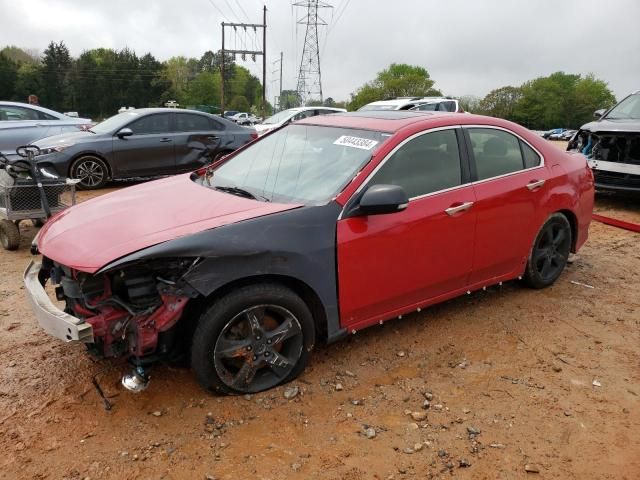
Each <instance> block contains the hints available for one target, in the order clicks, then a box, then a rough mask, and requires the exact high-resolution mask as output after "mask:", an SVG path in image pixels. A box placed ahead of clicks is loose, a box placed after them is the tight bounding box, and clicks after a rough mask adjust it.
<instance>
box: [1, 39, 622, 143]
mask: <svg viewBox="0 0 640 480" xmlns="http://www.w3.org/2000/svg"><path fill="white" fill-rule="evenodd" d="M221 64H222V53H221V51H217V52H213V51H207V52H205V53H204V54H203V55H202V56H201V57H200V58H187V57H183V56H178V57H172V58H170V59H168V60H165V61H159V60H157V59H156V58H155V57H154V56H153V55H152V54H150V53H147V54H145V55H143V56H142V57H139V56H138V55H136V53H135V52H133V51H132V50H130V49H128V48H124V49H122V50H112V49H106V48H96V49H92V50H85V51H84V52H82V54H80V56H79V57H77V58H73V57H72V56H71V54H70V53H69V49H68V48H67V47H66V45H65V44H64V42H58V43H55V42H51V43H50V44H49V46H48V47H47V49H46V50H45V51H44V53H43V54H42V55H38V54H37V53H36V52H33V51H27V50H24V49H21V48H18V47H14V46H9V47H5V48H4V49H2V50H0V99H2V100H17V101H22V102H26V101H27V98H28V96H29V95H31V94H35V95H37V96H38V97H39V99H40V103H41V104H42V105H44V106H46V107H49V108H52V109H53V110H58V111H77V112H79V114H80V115H83V116H90V117H92V118H97V119H100V118H105V117H109V116H111V115H113V114H115V113H116V112H117V111H118V109H119V108H120V107H122V106H127V107H129V106H133V107H138V108H141V107H156V106H163V105H164V104H165V102H167V101H169V100H176V101H177V102H178V103H179V104H180V105H181V106H184V107H196V108H199V109H202V110H206V111H211V112H213V113H217V112H219V107H220V90H221V89H220V86H221V82H222V81H223V80H222V79H223V76H224V85H225V92H226V93H225V99H226V105H225V108H226V109H227V110H239V111H247V112H248V111H252V112H254V113H258V112H260V111H261V110H262V85H261V83H260V81H259V80H258V78H257V77H255V76H254V75H252V74H251V72H250V71H249V70H247V69H246V68H244V67H242V66H240V65H237V64H236V63H235V61H234V57H233V55H227V56H226V57H225V62H224V65H225V70H224V75H222V73H221ZM441 95H442V91H441V90H440V89H439V88H435V81H434V80H433V79H432V78H431V77H430V75H429V72H428V71H427V69H425V68H424V67H422V66H419V65H407V64H396V63H393V64H391V65H390V66H389V67H388V68H386V69H384V70H382V71H380V72H379V73H378V74H377V75H376V77H375V78H374V79H373V80H371V81H369V82H366V83H365V84H363V85H362V86H361V87H360V88H358V89H357V90H356V91H354V92H353V93H352V94H351V98H350V99H349V100H348V101H344V102H340V101H338V102H336V101H334V100H333V98H331V97H329V98H326V99H325V100H324V101H322V102H321V101H310V102H308V105H319V104H323V105H325V106H336V107H345V108H347V109H348V110H357V109H358V108H360V107H361V106H363V105H365V104H367V103H370V102H373V101H376V100H384V99H390V98H395V97H425V96H441ZM458 100H459V101H460V103H461V105H462V106H463V108H464V109H465V110H466V111H469V112H472V113H479V114H483V115H490V116H494V117H501V118H505V119H507V120H512V121H514V122H518V123H520V124H522V125H524V126H526V127H528V128H531V129H537V130H542V129H549V128H555V127H567V128H577V127H579V126H580V125H582V124H583V123H586V122H588V121H589V120H590V119H591V118H592V114H593V111H594V110H596V109H599V108H607V107H610V106H612V105H614V104H615V102H616V99H615V96H614V95H613V93H612V92H611V90H610V89H609V87H608V86H607V83H606V82H605V81H603V80H601V79H598V78H595V77H594V76H593V75H591V74H589V75H586V76H583V75H579V74H571V73H565V72H556V73H553V74H551V75H549V76H546V77H538V78H535V79H533V80H530V81H527V82H524V83H523V84H522V85H519V86H504V87H500V88H497V89H495V90H492V91H491V92H489V93H488V94H487V95H486V96H485V97H484V98H478V97H474V96H468V95H467V96H462V97H459V99H458ZM300 104H301V102H300V97H299V96H298V94H297V93H296V92H295V91H294V90H283V91H282V96H281V98H280V109H284V108H292V107H298V106H300ZM266 107H267V111H268V112H270V111H271V109H272V107H271V105H269V104H268V103H267V105H266Z"/></svg>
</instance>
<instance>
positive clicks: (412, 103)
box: [358, 97, 464, 113]
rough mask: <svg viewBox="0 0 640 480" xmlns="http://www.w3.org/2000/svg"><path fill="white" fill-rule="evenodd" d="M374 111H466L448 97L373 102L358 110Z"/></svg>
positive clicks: (404, 98) (407, 98)
mask: <svg viewBox="0 0 640 480" xmlns="http://www.w3.org/2000/svg"><path fill="white" fill-rule="evenodd" d="M373 110H422V111H424V110H426V111H432V112H459V113H463V112H464V110H463V109H462V107H460V103H458V100H456V99H455V98H447V97H399V98H394V99H393V100H381V101H378V102H371V103H369V104H367V105H364V106H362V107H360V108H359V109H358V111H359V112H366V111H373Z"/></svg>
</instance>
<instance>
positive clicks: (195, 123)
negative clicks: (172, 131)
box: [176, 113, 209, 132]
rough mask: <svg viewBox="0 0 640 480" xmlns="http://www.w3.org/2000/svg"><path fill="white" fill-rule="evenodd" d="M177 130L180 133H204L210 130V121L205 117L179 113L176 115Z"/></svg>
mask: <svg viewBox="0 0 640 480" xmlns="http://www.w3.org/2000/svg"><path fill="white" fill-rule="evenodd" d="M176 130H177V131H178V132H202V131H206V130H209V119H208V118H207V117H205V116H204V115H192V114H189V113H179V114H178V115H176Z"/></svg>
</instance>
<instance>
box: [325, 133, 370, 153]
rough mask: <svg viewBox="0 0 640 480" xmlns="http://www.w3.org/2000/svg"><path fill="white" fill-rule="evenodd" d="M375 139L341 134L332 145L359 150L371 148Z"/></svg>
mask: <svg viewBox="0 0 640 480" xmlns="http://www.w3.org/2000/svg"><path fill="white" fill-rule="evenodd" d="M377 143H378V142H377V140H370V139H368V138H360V137H350V136H348V135H342V136H341V137H340V138H338V139H337V140H336V141H335V142H333V144H334V145H342V146H344V147H353V148H359V149H361V150H371V149H372V148H373V147H375V146H376V145H377Z"/></svg>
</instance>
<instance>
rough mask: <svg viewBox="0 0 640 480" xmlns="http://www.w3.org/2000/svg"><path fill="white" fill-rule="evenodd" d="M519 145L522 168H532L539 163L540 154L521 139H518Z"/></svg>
mask: <svg viewBox="0 0 640 480" xmlns="http://www.w3.org/2000/svg"><path fill="white" fill-rule="evenodd" d="M520 146H521V147H522V156H523V157H524V168H533V167H537V166H538V165H540V161H541V159H540V155H538V154H537V153H536V151H535V150H534V149H533V148H531V147H530V146H529V145H527V144H526V143H524V142H523V141H522V140H520Z"/></svg>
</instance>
